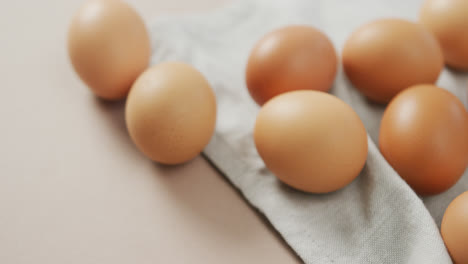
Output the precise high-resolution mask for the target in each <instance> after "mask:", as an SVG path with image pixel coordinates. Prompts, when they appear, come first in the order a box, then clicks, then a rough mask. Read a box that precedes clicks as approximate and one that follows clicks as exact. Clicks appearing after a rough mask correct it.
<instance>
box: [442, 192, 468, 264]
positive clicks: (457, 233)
mask: <svg viewBox="0 0 468 264" xmlns="http://www.w3.org/2000/svg"><path fill="white" fill-rule="evenodd" d="M441 233H442V238H443V239H444V242H445V245H446V246H447V249H448V251H449V253H450V255H451V256H452V259H453V261H454V262H455V263H456V264H466V263H468V250H467V249H468V192H464V193H462V194H461V195H460V196H458V197H457V198H455V200H453V201H452V202H451V203H450V205H449V206H448V208H447V210H446V211H445V214H444V218H443V219H442V225H441Z"/></svg>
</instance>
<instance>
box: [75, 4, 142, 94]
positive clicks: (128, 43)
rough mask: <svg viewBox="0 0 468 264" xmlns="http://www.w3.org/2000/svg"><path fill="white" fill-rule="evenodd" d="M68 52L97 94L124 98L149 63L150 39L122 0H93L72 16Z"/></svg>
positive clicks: (82, 76)
mask: <svg viewBox="0 0 468 264" xmlns="http://www.w3.org/2000/svg"><path fill="white" fill-rule="evenodd" d="M68 53H69V57H70V60H71V63H72V65H73V68H74V69H75V71H76V72H77V73H78V75H79V77H80V78H81V79H82V80H83V82H84V83H86V85H88V87H89V88H90V89H91V90H92V91H93V92H94V94H95V95H97V96H99V97H101V98H104V99H109V100H117V99H121V98H124V97H125V96H126V95H127V93H128V91H129V89H130V87H131V86H132V83H133V82H134V81H135V79H136V78H137V77H138V75H139V74H140V73H142V72H143V71H144V70H145V69H146V67H147V66H148V62H149V58H150V39H149V36H148V32H147V31H146V28H145V25H144V23H143V20H142V18H141V17H140V16H139V15H138V14H137V13H136V12H135V10H133V9H132V8H131V7H130V6H129V5H127V4H126V3H124V2H122V1H119V0H90V1H88V2H86V3H85V4H84V5H83V6H82V7H81V8H80V9H79V11H78V12H77V14H76V15H75V16H74V18H73V19H72V22H71V25H70V28H69V31H68Z"/></svg>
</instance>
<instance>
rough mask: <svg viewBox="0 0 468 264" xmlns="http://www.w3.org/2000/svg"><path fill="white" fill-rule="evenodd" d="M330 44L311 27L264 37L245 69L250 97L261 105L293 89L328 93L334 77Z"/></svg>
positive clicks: (298, 27)
mask: <svg viewBox="0 0 468 264" xmlns="http://www.w3.org/2000/svg"><path fill="white" fill-rule="evenodd" d="M336 67H337V57H336V53H335V49H334V48H333V44H332V43H331V42H330V40H329V39H328V38H327V36H325V34H323V33H322V32H320V31H319V30H317V29H315V28H313V27H310V26H299V25H296V26H288V27H284V28H280V29H277V30H275V31H273V32H271V33H269V34H267V35H266V36H265V37H263V38H262V39H261V40H260V41H259V42H258V43H257V44H256V45H255V47H254V48H253V50H252V52H251V54H250V57H249V60H248V63H247V69H246V82H247V87H248V89H249V92H250V95H251V96H252V98H253V99H254V100H255V101H256V102H257V103H258V104H259V105H262V104H264V103H265V102H266V101H268V100H269V99H271V98H272V97H274V96H276V95H278V94H281V93H284V92H288V91H293V90H318V91H328V90H329V89H330V87H331V85H332V83H333V80H334V78H335V75H336Z"/></svg>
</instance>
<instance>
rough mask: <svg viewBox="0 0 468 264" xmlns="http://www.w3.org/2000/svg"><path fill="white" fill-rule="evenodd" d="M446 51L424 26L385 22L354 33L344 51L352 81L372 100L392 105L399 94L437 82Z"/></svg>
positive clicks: (378, 22)
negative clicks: (408, 89) (414, 87)
mask: <svg viewBox="0 0 468 264" xmlns="http://www.w3.org/2000/svg"><path fill="white" fill-rule="evenodd" d="M443 64H444V63H443V57H442V51H441V49H440V47H439V45H438V43H437V40H436V39H435V38H434V36H433V35H432V34H431V33H430V32H429V31H428V30H427V29H426V28H424V27H423V26H421V25H419V24H416V23H412V22H409V21H405V20H401V19H381V20H377V21H374V22H372V23H369V24H366V25H364V26H362V27H361V28H359V29H358V30H357V31H356V32H354V33H353V34H352V35H351V37H350V38H349V39H348V41H347V42H346V44H345V46H344V49H343V66H344V70H345V72H346V75H347V76H348V79H349V80H350V81H351V82H352V83H353V85H354V86H355V87H356V88H357V89H359V90H360V91H361V92H362V93H363V94H364V95H365V96H367V97H368V98H369V99H371V100H373V101H376V102H379V103H387V102H389V101H390V100H391V99H392V98H393V97H394V96H395V95H396V94H397V93H398V92H400V91H402V90H403V89H405V88H407V87H409V86H411V85H416V84H420V83H435V81H436V80H437V79H438V77H439V74H440V72H441V70H442V68H443V66H444V65H443Z"/></svg>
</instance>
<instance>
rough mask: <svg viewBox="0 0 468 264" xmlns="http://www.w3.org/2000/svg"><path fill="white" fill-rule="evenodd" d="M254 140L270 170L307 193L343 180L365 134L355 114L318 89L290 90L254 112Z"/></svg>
mask: <svg viewBox="0 0 468 264" xmlns="http://www.w3.org/2000/svg"><path fill="white" fill-rule="evenodd" d="M254 140H255V145H256V147H257V151H258V153H259V154H260V157H261V158H262V159H263V161H264V162H265V165H266V166H267V168H268V169H269V170H270V171H271V172H272V173H273V174H275V175H276V176H277V177H278V178H279V179H280V180H281V181H282V182H284V183H286V184H287V185H289V186H291V187H293V188H296V189H298V190H302V191H305V192H311V193H327V192H332V191H335V190H338V189H340V188H342V187H344V186H346V185H347V184H349V183H350V182H351V181H353V179H354V178H356V177H357V176H358V175H359V173H360V171H361V169H362V168H363V166H364V164H365V162H366V158H367V134H366V130H365V128H364V125H363V123H362V122H361V120H360V119H359V117H358V115H357V114H356V113H355V112H354V111H353V109H352V108H351V107H350V106H349V105H347V104H346V103H344V102H343V101H341V100H340V99H338V98H337V97H335V96H333V95H330V94H327V93H324V92H318V91H293V92H288V93H284V94H281V95H279V96H276V97H274V98H273V99H271V100H270V101H268V102H267V103H266V104H265V105H264V106H263V107H262V108H261V110H260V112H259V114H258V116H257V120H256V123H255V130H254Z"/></svg>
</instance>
